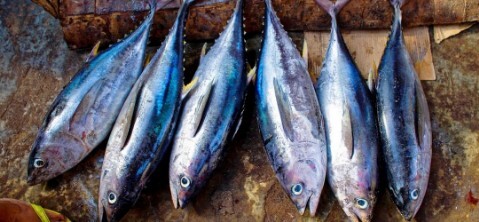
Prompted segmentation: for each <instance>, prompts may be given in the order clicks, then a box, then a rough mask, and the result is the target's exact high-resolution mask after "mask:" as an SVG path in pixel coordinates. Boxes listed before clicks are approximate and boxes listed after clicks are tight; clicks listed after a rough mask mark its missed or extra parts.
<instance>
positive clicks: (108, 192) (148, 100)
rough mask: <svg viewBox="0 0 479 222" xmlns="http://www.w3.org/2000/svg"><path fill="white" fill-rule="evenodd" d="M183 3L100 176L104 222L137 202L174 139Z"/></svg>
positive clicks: (126, 111)
mask: <svg viewBox="0 0 479 222" xmlns="http://www.w3.org/2000/svg"><path fill="white" fill-rule="evenodd" d="M192 2H194V0H187V1H184V2H183V4H182V5H181V8H180V10H179V11H178V16H177V17H176V21H175V23H174V25H173V28H172V29H171V31H170V33H169V35H168V36H167V38H166V39H165V41H164V42H163V43H162V45H161V47H160V49H159V50H158V51H157V52H156V53H155V55H154V56H153V58H152V59H151V62H150V63H149V64H148V65H147V66H146V68H145V70H144V71H143V73H142V74H141V77H140V78H139V80H138V81H137V82H136V83H135V86H134V87H133V90H132V91H131V93H130V95H129V96H128V99H127V101H126V102H125V105H124V106H123V108H122V110H121V113H120V115H119V117H118V119H117V121H116V123H115V126H114V127H113V130H112V133H111V136H110V139H109V141H108V145H107V149H106V153H105V159H104V161H103V167H102V170H101V179H100V192H99V197H98V208H99V209H98V210H99V216H100V220H101V221H105V220H106V221H118V220H120V219H121V218H122V217H123V216H124V215H125V214H126V213H127V212H128V210H129V209H130V208H131V207H132V206H133V205H134V204H135V202H136V201H137V200H138V198H139V196H140V193H141V190H142V189H143V187H144V186H145V184H146V182H147V181H148V179H149V177H150V176H151V174H152V173H153V172H154V171H155V169H156V168H157V166H158V163H159V162H160V160H161V159H162V156H163V154H164V153H165V151H166V150H167V148H168V146H169V144H170V140H171V138H172V135H173V132H174V127H175V122H176V118H177V113H178V110H179V107H180V101H181V90H182V86H183V49H184V41H183V39H184V37H183V33H184V27H185V22H186V18H187V15H188V8H189V6H190V5H191V4H192Z"/></svg>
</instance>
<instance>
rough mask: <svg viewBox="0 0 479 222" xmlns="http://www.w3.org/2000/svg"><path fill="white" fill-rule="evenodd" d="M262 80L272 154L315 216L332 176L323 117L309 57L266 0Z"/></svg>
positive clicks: (292, 193) (291, 191)
mask: <svg viewBox="0 0 479 222" xmlns="http://www.w3.org/2000/svg"><path fill="white" fill-rule="evenodd" d="M265 3H266V11H265V22H264V39H263V43H262V48H261V53H260V57H259V63H258V69H257V79H256V105H257V111H258V122H259V127H260V130H261V135H262V138H263V142H264V147H265V150H266V153H267V156H268V159H269V161H270V163H271V165H272V167H273V170H274V172H275V173H276V177H277V178H278V180H279V182H280V183H281V186H282V187H283V189H284V191H285V192H286V193H287V194H288V196H289V197H290V199H291V200H292V201H293V203H294V204H295V205H296V207H297V209H298V211H299V213H301V214H303V213H304V211H305V208H306V207H307V206H309V210H310V214H311V215H314V214H315V213H316V209H317V207H318V204H319V197H320V195H321V191H322V189H323V185H324V182H325V177H326V166H327V160H326V142H325V135H324V128H323V124H322V116H321V111H320V108H319V104H318V100H317V98H316V94H315V91H314V87H313V84H312V81H311V78H310V76H309V74H308V71H307V69H306V64H305V62H304V60H303V58H302V57H301V56H300V55H299V52H298V50H297V49H296V47H295V45H294V44H293V42H292V41H291V39H290V37H289V36H288V34H287V33H286V31H285V30H284V29H283V28H282V25H281V23H280V21H279V19H278V17H277V16H276V13H275V12H274V10H273V9H272V5H271V0H266V1H265Z"/></svg>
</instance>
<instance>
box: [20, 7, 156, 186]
mask: <svg viewBox="0 0 479 222" xmlns="http://www.w3.org/2000/svg"><path fill="white" fill-rule="evenodd" d="M155 10H156V9H155V8H151V10H150V13H149V15H148V16H147V17H146V19H145V21H144V22H143V23H142V24H141V25H140V26H139V27H138V28H137V29H136V30H135V31H134V32H133V33H131V34H130V35H129V36H128V37H127V38H125V39H123V40H122V41H120V42H119V43H116V44H114V45H113V46H111V47H110V48H108V49H107V50H105V51H104V52H102V53H100V54H98V55H97V56H95V57H93V58H92V57H90V58H89V60H88V61H87V62H86V63H85V65H84V66H83V68H82V69H81V70H80V71H79V72H78V73H77V74H76V75H75V76H74V77H73V78H72V80H71V81H70V82H69V83H68V85H67V86H66V87H65V88H64V89H63V90H62V91H61V93H60V94H59V95H58V97H57V98H56V99H55V101H54V102H53V104H52V105H51V107H50V111H49V112H48V114H47V116H46V117H45V120H44V122H43V125H42V126H41V128H40V130H39V132H38V135H37V138H36V140H35V142H34V144H33V146H32V151H31V153H30V158H29V161H28V183H29V184H30V185H34V184H38V183H41V182H44V181H47V180H49V179H52V178H54V177H56V176H58V175H60V174H62V173H64V172H65V171H67V170H69V169H71V168H72V167H74V166H75V165H77V164H78V163H79V162H80V161H81V160H83V159H84V158H85V157H86V156H87V155H88V154H89V153H90V152H91V151H92V150H93V149H94V148H95V147H97V146H98V145H99V144H100V143H101V142H102V141H104V140H105V139H106V138H107V136H108V135H109V133H110V131H111V129H112V127H113V124H114V121H115V119H116V118H117V116H118V114H119V113H120V109H121V107H122V105H123V103H124V102H125V100H126V98H127V96H128V93H129V92H130V90H131V89H132V87H133V85H134V84H135V82H136V80H137V79H138V77H139V76H140V74H141V70H142V68H143V65H144V64H143V63H144V57H145V49H146V45H147V41H148V36H149V32H150V31H149V30H150V26H151V24H152V21H153V16H154V13H155ZM98 46H99V45H98V44H97V46H96V47H95V49H94V50H93V52H92V54H93V55H94V54H96V52H95V51H96V50H97V49H98ZM91 56H92V55H91Z"/></svg>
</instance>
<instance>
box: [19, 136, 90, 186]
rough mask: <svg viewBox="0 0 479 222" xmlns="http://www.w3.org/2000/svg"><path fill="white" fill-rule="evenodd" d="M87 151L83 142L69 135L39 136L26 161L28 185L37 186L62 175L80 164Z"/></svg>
mask: <svg viewBox="0 0 479 222" xmlns="http://www.w3.org/2000/svg"><path fill="white" fill-rule="evenodd" d="M87 150H88V149H87V147H85V143H84V142H83V141H81V140H79V139H76V138H75V137H73V136H71V135H69V134H65V133H59V134H56V135H55V136H53V137H47V136H45V135H40V136H39V137H37V139H36V140H35V142H34V144H33V146H32V151H31V153H30V157H29V160H28V168H27V182H28V184H29V185H35V184H39V183H42V182H45V181H47V180H50V179H52V178H54V177H57V176H58V175H60V174H62V173H64V172H65V171H67V170H69V169H70V168H72V167H73V166H75V165H76V164H77V163H78V162H80V160H81V159H83V157H84V156H86V155H87V153H86V152H87Z"/></svg>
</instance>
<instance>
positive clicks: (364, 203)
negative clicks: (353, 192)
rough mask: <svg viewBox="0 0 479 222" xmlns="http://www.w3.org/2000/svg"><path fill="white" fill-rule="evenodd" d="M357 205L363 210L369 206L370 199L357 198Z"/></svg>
mask: <svg viewBox="0 0 479 222" xmlns="http://www.w3.org/2000/svg"><path fill="white" fill-rule="evenodd" d="M356 205H358V207H359V208H360V209H363V210H364V209H366V208H368V207H369V203H368V201H367V200H365V199H363V198H356Z"/></svg>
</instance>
